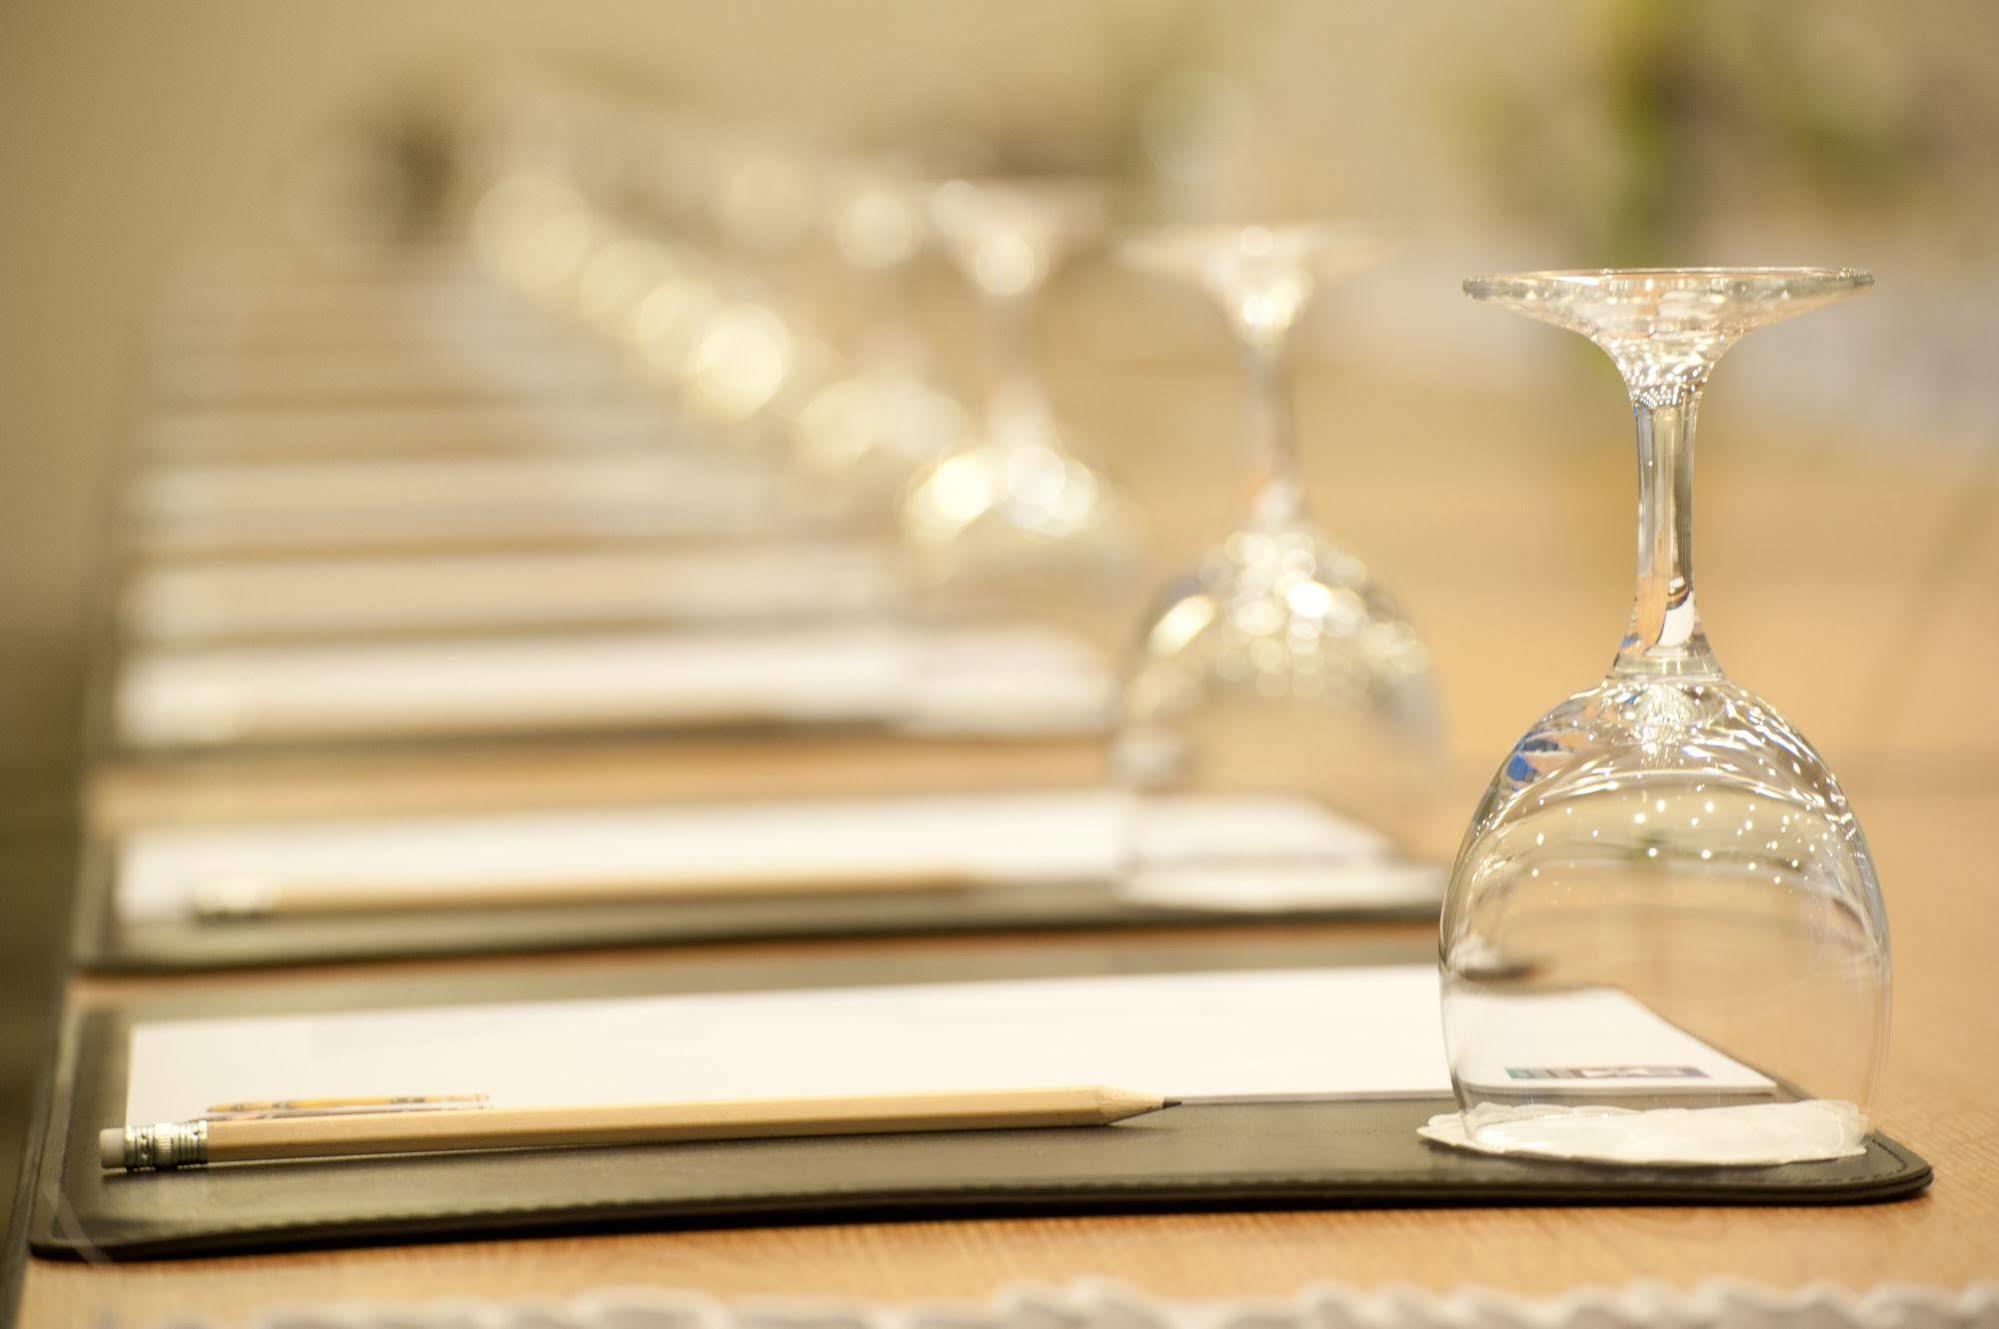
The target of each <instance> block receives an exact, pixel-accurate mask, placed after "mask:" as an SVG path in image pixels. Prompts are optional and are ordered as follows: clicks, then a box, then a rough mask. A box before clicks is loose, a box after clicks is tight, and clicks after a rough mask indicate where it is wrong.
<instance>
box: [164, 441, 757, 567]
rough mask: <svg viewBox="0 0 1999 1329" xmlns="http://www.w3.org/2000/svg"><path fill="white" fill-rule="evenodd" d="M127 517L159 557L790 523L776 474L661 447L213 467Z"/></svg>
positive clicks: (183, 473)
mask: <svg viewBox="0 0 1999 1329" xmlns="http://www.w3.org/2000/svg"><path fill="white" fill-rule="evenodd" d="M126 511H127V514H128V517H129V519H130V521H131V522H132V525H133V538H134V539H135V541H136V542H137V543H138V544H139V546H140V547H141V548H142V549H145V550H148V551H154V552H162V553H167V552H192V551H210V552H234V551H275V550H286V549H301V548H320V547H331V548H354V549H364V548H373V547H379V546H382V545H385V544H438V543H450V542H453V541H467V540H496V541H497V540H530V539H555V538H585V537H613V536H628V537H629V536H635V535H654V536H666V535H674V536H679V535H690V536H691V535H715V534H732V533H736V532H741V531H747V530H750V529H753V528H755V527H758V526H764V527H768V526H769V525H770V524H771V523H772V522H773V521H775V520H777V519H778V518H779V517H781V516H782V515H783V513H782V509H781V502H780V496H779V494H778V487H777V482H776V478H775V477H774V476H773V475H772V474H770V473H768V472H766V471H764V470H762V469H759V468H756V467H752V466H749V465H745V464H743V463H742V462H741V461H740V460H737V459H732V458H729V457H727V456H726V455H725V456H721V457H715V456H711V455H709V454H706V453H700V452H691V451H687V450H678V451H670V452H662V451H658V450H655V449H651V448H630V449H615V450H613V449H608V448H607V449H603V450H601V451H592V452H587V453H586V452H574V451H573V452H567V453H560V454H557V453H525V454H505V455H499V456H480V457H457V458H450V459H437V458H393V459H391V458H364V459H348V460H325V459H320V460H309V461H298V462H291V461H286V462H263V463H258V462H203V463H198V464H192V465H184V466H171V467H163V468H157V469H154V470H150V471H147V472H145V473H143V474H141V475H140V476H139V477H138V478H137V479H135V480H134V481H133V482H132V484H131V486H130V488H129V489H128V491H127V493H126Z"/></svg>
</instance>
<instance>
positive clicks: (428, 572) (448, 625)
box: [120, 540, 901, 644]
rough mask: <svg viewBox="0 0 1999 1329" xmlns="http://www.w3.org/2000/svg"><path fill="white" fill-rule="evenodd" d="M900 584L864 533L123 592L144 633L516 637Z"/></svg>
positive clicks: (235, 579)
mask: <svg viewBox="0 0 1999 1329" xmlns="http://www.w3.org/2000/svg"><path fill="white" fill-rule="evenodd" d="M900 592H901V581H900V579H899V578H898V577H897V575H896V570H895V565H894V560H893V558H892V556H891V554H890V552H889V551H888V550H887V549H886V548H883V547H881V546H879V545H869V544H862V543H858V542H853V541H834V540H819V541H802V540H792V541H770V540H743V541H735V542H731V543H729V544H727V545H723V546H708V545H703V546H700V547H687V548H675V547H667V548H643V547H636V548H635V547H620V546H608V547H606V546H591V547H584V548H575V549H561V550H549V551H538V552H532V551H531V552H518V553H458V554H453V553H439V554H432V555H427V556H422V557H417V556H395V555H365V556H354V557H338V558H283V559H272V558H262V559H245V560H241V561H201V562H177V563H155V564H149V565H147V566H144V567H141V568H139V569H137V570H136V571H135V572H134V573H133V574H132V576H131V578H130V580H129V581H128V582H127V583H126V585H125V588H124V592H123V594H122V596H121V597H120V608H121V621H122V624H123V626H124V628H125V631H126V632H127V634H128V635H130V636H131V637H133V638H134V639H136V640H140V641H151V642H158V643H163V644H173V643H188V644H196V643H201V642H206V641H216V640H227V639H249V638H260V637H262V638H269V637H286V636H292V637H311V636H340V635H361V634H367V633H389V632H423V631H429V632H446V631H480V630H483V631H505V630H508V629H520V628H539V627H584V626H592V625H602V624H619V623H639V622H646V621H669V620H671V621H684V622H702V621H705V622H715V621H726V620H732V619H756V618H778V617H789V618H793V619H809V618H826V617H833V616H838V615H849V616H851V615H856V614H864V613H869V612H875V613H884V612H887V611H888V610H890V609H891V608H892V607H893V606H894V605H895V603H896V602H897V600H898V598H899V595H900Z"/></svg>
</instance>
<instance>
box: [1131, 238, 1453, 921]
mask: <svg viewBox="0 0 1999 1329" xmlns="http://www.w3.org/2000/svg"><path fill="white" fill-rule="evenodd" d="M1368 252H1369V246H1368V245H1367V243H1366V242H1365V241H1364V239H1362V238H1361V237H1358V236H1356V235H1355V234H1353V233H1351V232H1347V231H1343V230H1340V229H1337V228H1333V227H1327V226H1289V227H1231V226H1188V227H1172V228H1167V229H1164V230H1161V231H1156V232H1151V233H1148V234H1145V235H1142V236H1140V237H1138V238H1136V239H1134V240H1132V241H1130V242H1128V243H1127V244H1126V245H1125V246H1124V248H1123V257H1124V258H1125V259H1126V261H1127V262H1129V263H1131V264H1133V265H1134V266H1138V267H1141V268H1145V269H1148V270H1152V271H1156V272H1161V273H1165V274H1168V275H1172V276H1175V277H1179V278H1181V279H1184V280H1188V281H1191V282H1195V283H1197V284H1199V285H1200V286H1202V287H1203V288H1205V289H1206V290H1207V291H1208V292H1209V294H1211V295H1212V296H1213V297H1214V298H1215V299H1216V300H1217V301H1219V302H1220V303H1221V305H1222V306H1223V308H1224V309H1225V310H1226V311H1227V313H1228V315H1229V320H1230V325H1231V327H1232V328H1233V330H1234V333H1235V337H1236V341H1237V343H1238V349H1239V351H1240V353H1241V355H1242V359H1243V362H1244V365H1245V367H1246V371H1247V375H1248V379H1249V417H1250V418H1249V425H1248V429H1249V434H1250V444H1251V448H1252V454H1251V455H1252V457H1253V459H1254V464H1255V467H1256V474H1257V483H1256V486H1255V488H1254V493H1253V498H1252V501H1251V505H1250V511H1249V513H1248V515H1247V520H1246V521H1245V522H1244V524H1243V525H1242V526H1241V527H1240V528H1238V529H1237V530H1235V531H1234V532H1232V533H1231V534H1229V535H1228V536H1227V537H1226V538H1224V539H1223V540H1222V541H1221V543H1220V544H1219V545H1217V546H1216V547H1215V548H1214V549H1213V550H1211V551H1210V552H1209V554H1208V555H1207V556H1206V558H1204V559H1203V560H1202V561H1201V563H1200V565H1199V566H1198V567H1196V568H1195V569H1194V570H1193V571H1191V572H1190V573H1188V574H1187V575H1185V576H1183V577H1180V578H1178V579H1176V580H1174V581H1173V582H1171V583H1170V584H1169V585H1168V586H1167V588H1166V590H1165V593H1164V594H1163V596H1162V598H1161V600H1160V602H1159V604H1158V605H1157V607H1156V609H1155V612H1154V613H1153V614H1152V615H1151V617H1150V618H1149V619H1148V621H1147V626H1146V628H1145V630H1144V632H1143V635H1142V637H1141V639H1140V642H1139V645H1138V648H1137V650H1136V652H1135V654H1134V658H1133V660H1132V662H1131V666H1130V669H1129V672H1128V677H1127V681H1126V685H1125V693H1124V714H1123V726H1122V732H1121V735H1120V738H1119V743H1118V750H1117V759H1118V767H1119V774H1120V777H1121V778H1122V779H1123V780H1125V781H1126V782H1127V783H1128V784H1129V785H1130V786H1132V787H1133V788H1134V789H1135V790H1136V791H1138V793H1139V795H1140V796H1139V797H1138V798H1137V799H1136V800H1135V803H1134V807H1135V809H1136V810H1135V812H1134V819H1133V825H1132V835H1131V844H1130V853H1129V863H1128V875H1129V876H1130V878H1131V881H1132V884H1133V885H1134V886H1135V887H1136V888H1140V889H1151V888H1156V887H1163V886H1164V885H1165V884H1166V883H1168V882H1177V881H1179V880H1182V879H1189V878H1218V879H1219V878H1229V877H1232V876H1238V877H1239V876H1245V875H1247V876H1254V877H1255V878H1257V879H1258V880H1259V881H1267V880H1269V879H1272V878H1278V877H1285V878H1291V879H1295V880H1296V881H1297V882H1299V883H1301V886H1300V889H1301V890H1303V889H1306V887H1305V885H1304V883H1310V882H1313V881H1315V880H1317V881H1328V882H1329V881H1330V880H1331V879H1333V878H1335V877H1337V875H1338V874H1340V873H1342V872H1345V871H1348V870H1352V869H1355V868H1356V867H1357V866H1358V864H1357V861H1356V858H1355V855H1354V853H1353V845H1352V844H1351V843H1346V842H1343V841H1342V842H1327V843H1323V844H1321V843H1312V844H1293V843H1284V842H1281V841H1279V840H1277V839H1275V838H1273V839H1272V840H1271V842H1270V843H1268V844H1265V845H1263V846H1261V847H1260V848H1259V849H1258V850H1256V851H1255V852H1251V851H1246V850H1245V849H1244V847H1243V846H1242V845H1240V844H1234V845H1229V846H1227V847H1226V849H1225V850H1222V849H1217V848H1215V847H1212V846H1205V845H1203V844H1202V843H1201V842H1200V840H1199V839H1198V838H1196V837H1189V836H1187V835H1185V834H1183V833H1182V832H1181V828H1180V824H1179V823H1180V821H1181V815H1180V814H1181V810H1182V809H1184V808H1185V807H1186V806H1187V803H1186V802H1185V801H1184V799H1183V796H1186V795H1195V794H1199V795H1214V794H1225V795H1238V794H1249V793H1262V794H1270V793H1282V794H1295V795H1299V796H1304V797H1309V798H1311V799H1313V800H1314V801H1316V802H1317V803H1319V804H1320V805H1322V806H1326V807H1330V808H1331V809H1333V810H1334V811H1336V812H1338V813H1340V814H1343V815H1344V816H1346V817H1348V818H1351V819H1352V820H1353V821H1354V822H1356V823H1359V824H1360V825H1361V826H1363V827H1365V828H1367V832H1368V833H1371V834H1373V835H1379V834H1386V835H1388V836H1389V837H1390V838H1397V839H1399V838H1405V837H1406V836H1407V834H1408V833H1409V831H1410V830H1411V826H1412V822H1413V821H1414V820H1415V816H1416V812H1417V809H1418V808H1419V807H1420V804H1421V801H1422V796H1423V793H1424V791H1425V790H1426V789H1427V788H1428V787H1429V785H1430V784H1431V783H1432V782H1433V776H1434V767H1435V763H1436V760H1437V749H1438V742H1437V737H1438V735H1437V707H1436V699H1435V696H1434V692H1433V689H1432V686H1431V681H1430V674H1429V657H1428V653H1427V652H1426V651H1425V649H1424V647H1423V644H1422V642H1421V641H1420V640H1419V639H1418V638H1417V636H1416V634H1415V632H1414V630H1413V629H1411V627H1410V626H1409V624H1408V623H1407V622H1406V621H1404V619H1403V618H1402V616H1401V614H1400V613H1399V612H1398V611H1397V609H1396V607H1395V604H1394V602H1393V601H1392V600H1391V599H1390V598H1389V597H1388V595H1387V594H1386V593H1385V592H1384V591H1383V590H1382V588H1381V587H1380V586H1379V585H1377V584H1376V583H1375V582H1374V581H1373V580H1372V579H1371V578H1370V577H1369V576H1368V573H1367V570H1366V569H1365V568H1364V567H1363V566H1362V564H1361V563H1360V561H1359V560H1358V559H1356V558H1354V557H1353V556H1352V555H1351V554H1348V553H1347V552H1345V551H1344V550H1342V549H1340V548H1339V547H1337V546H1336V545H1334V544H1333V543H1332V542H1331V541H1330V540H1328V539H1327V538H1326V536H1325V535H1324V533H1323V532H1321V531H1320V530H1319V528H1318V527H1317V526H1316V525H1315V524H1314V523H1313V522H1312V520H1311V519H1310V517H1309V516H1308V515H1307V514H1306V511H1305V502H1304V490H1303V486H1302V484H1301V482H1300V479H1299V474H1298V466H1297V459H1296V456H1295V453H1294V440H1293V437H1292V423H1291V403H1290V384H1289V373H1288V367H1287V346H1288V343H1289V339H1290V333H1291V329H1292V326H1293V324H1294V323H1295V322H1296V320H1297V318H1298V315H1299V313H1300V312H1301V311H1302V310H1303V309H1304V307H1305V305H1306V303H1307V302H1308V301H1309V300H1310V298H1311V296H1312V294H1313V292H1314V289H1315V288H1316V287H1317V285H1318V284H1319V283H1320V282H1321V281H1322V280H1324V279H1327V278H1331V277H1336V276H1339V275H1341V274H1343V273H1345V272H1347V271H1348V270H1350V269H1352V268H1353V267H1355V266H1356V265H1357V264H1359V263H1360V262H1362V261H1364V260H1365V259H1366V257H1367V255H1368Z"/></svg>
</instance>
